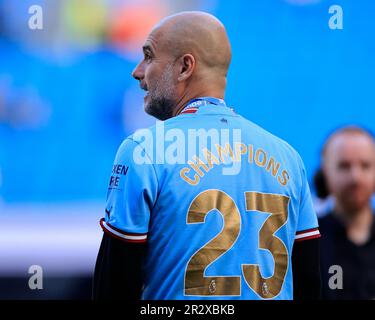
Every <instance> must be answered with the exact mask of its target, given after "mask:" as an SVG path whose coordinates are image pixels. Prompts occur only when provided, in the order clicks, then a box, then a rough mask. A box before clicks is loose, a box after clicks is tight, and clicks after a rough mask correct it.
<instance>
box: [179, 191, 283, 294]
mask: <svg viewBox="0 0 375 320" xmlns="http://www.w3.org/2000/svg"><path fill="white" fill-rule="evenodd" d="M245 202H246V211H259V212H262V213H268V214H270V216H269V217H268V218H267V219H266V221H265V222H264V224H263V226H262V228H261V229H260V231H259V248H260V249H265V250H269V251H270V252H271V254H272V256H273V258H274V273H273V275H272V276H271V277H269V278H263V276H262V274H261V272H260V268H259V265H257V264H256V265H246V264H242V265H241V267H242V273H243V276H244V279H245V281H246V283H247V285H248V286H249V287H250V288H251V289H253V290H254V291H255V292H256V293H257V294H258V295H259V296H260V297H261V298H263V299H271V298H274V297H275V296H277V295H278V294H279V293H280V291H281V288H282V285H283V283H284V280H285V276H286V272H287V270H288V261H289V257H288V250H287V248H286V246H285V244H284V242H283V241H282V240H281V239H280V238H278V237H277V236H275V232H276V231H278V230H279V229H280V228H281V227H282V226H283V225H284V224H285V223H286V221H287V219H288V204H289V197H287V196H284V195H279V194H269V193H259V192H245ZM213 209H217V210H218V211H219V212H220V213H221V214H222V216H223V218H224V226H223V229H222V230H221V232H220V233H219V234H218V235H217V236H216V237H215V238H213V239H212V240H210V241H209V242H208V243H206V244H205V245H204V246H203V247H202V248H201V249H199V250H198V251H197V252H196V253H195V254H194V255H193V256H192V257H191V258H190V260H189V262H188V264H187V267H186V271H185V295H189V296H239V295H240V294H241V277H240V276H210V277H208V276H207V277H206V276H205V275H204V273H205V270H206V268H207V267H208V266H209V265H210V264H212V263H213V262H214V261H216V260H217V259H218V258H219V257H221V256H222V255H223V254H224V253H225V252H227V251H228V250H229V249H230V248H232V247H233V245H234V244H235V242H236V241H237V239H238V237H239V234H240V231H241V230H240V229H241V215H240V213H239V210H238V208H237V206H236V204H235V202H234V201H233V199H232V198H231V197H230V196H229V195H228V194H226V193H225V192H223V191H220V190H214V189H212V190H206V191H204V192H202V193H200V194H199V195H198V196H197V197H196V198H195V199H194V200H193V201H192V203H191V204H190V207H189V211H188V214H187V223H188V224H192V223H204V222H205V218H206V216H207V214H208V213H209V212H210V211H211V210H213Z"/></svg>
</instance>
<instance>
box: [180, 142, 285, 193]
mask: <svg viewBox="0 0 375 320" xmlns="http://www.w3.org/2000/svg"><path fill="white" fill-rule="evenodd" d="M214 149H216V151H217V155H218V156H215V155H214V154H213V152H211V151H209V150H208V149H207V148H204V149H203V150H202V153H203V159H202V156H201V158H199V157H198V156H197V155H194V156H193V157H192V160H189V161H188V162H187V163H188V165H189V166H187V167H184V168H182V169H181V170H180V177H181V178H182V179H183V180H184V181H186V182H187V183H188V184H190V185H192V186H195V185H197V184H198V183H199V182H200V180H201V178H203V177H204V175H205V174H206V173H208V172H209V171H210V170H211V169H212V168H213V167H214V165H220V164H225V163H227V161H228V159H230V160H231V161H232V162H242V161H244V159H243V157H244V156H246V161H247V162H248V163H249V164H255V165H256V166H258V167H260V168H263V169H264V170H266V171H267V172H269V174H270V175H272V177H274V178H275V179H276V180H277V181H278V183H279V184H280V185H282V186H286V185H287V183H288V181H289V179H290V177H289V173H288V171H287V170H286V169H282V168H281V164H280V162H278V161H277V160H276V159H275V158H274V157H273V156H271V155H268V154H267V152H266V151H264V150H263V149H262V148H257V149H255V148H254V145H252V144H249V145H246V144H244V143H242V142H236V143H234V148H233V149H234V150H233V149H232V147H231V145H230V144H229V143H226V144H225V145H224V146H222V145H219V144H215V148H214ZM254 149H255V150H254Z"/></svg>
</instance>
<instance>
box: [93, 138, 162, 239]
mask: <svg viewBox="0 0 375 320" xmlns="http://www.w3.org/2000/svg"><path fill="white" fill-rule="evenodd" d="M139 148H141V146H140V145H139V144H138V143H137V142H135V141H134V140H132V139H131V138H127V139H126V140H125V141H124V142H123V143H122V144H121V146H120V148H119V150H118V152H117V155H116V158H115V161H114V164H113V167H112V173H111V177H110V181H109V187H108V194H107V204H106V209H105V212H106V215H105V218H103V219H101V220H100V225H101V227H102V229H103V231H104V232H106V233H108V234H110V235H111V236H113V237H116V238H118V239H120V240H123V241H126V242H146V241H147V233H148V226H149V221H150V214H151V210H152V208H153V206H154V204H155V201H156V196H157V189H158V180H157V176H156V172H155V168H154V165H153V164H152V162H151V160H150V161H149V162H146V163H141V164H140V163H138V162H137V161H135V159H134V154H135V151H137V149H139ZM146 156H147V155H146Z"/></svg>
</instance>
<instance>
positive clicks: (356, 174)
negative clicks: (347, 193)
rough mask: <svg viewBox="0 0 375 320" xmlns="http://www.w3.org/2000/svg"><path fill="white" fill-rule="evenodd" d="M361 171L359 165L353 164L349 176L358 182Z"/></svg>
mask: <svg viewBox="0 0 375 320" xmlns="http://www.w3.org/2000/svg"><path fill="white" fill-rule="evenodd" d="M362 175H363V172H362V170H361V168H360V167H358V166H353V167H352V168H351V170H350V176H351V179H352V181H353V182H358V181H360V180H361V178H362Z"/></svg>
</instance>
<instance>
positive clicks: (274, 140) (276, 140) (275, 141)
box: [241, 116, 302, 161]
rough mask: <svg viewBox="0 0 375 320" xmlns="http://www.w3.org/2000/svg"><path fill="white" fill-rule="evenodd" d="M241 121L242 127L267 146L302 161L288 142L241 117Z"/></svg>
mask: <svg viewBox="0 0 375 320" xmlns="http://www.w3.org/2000/svg"><path fill="white" fill-rule="evenodd" d="M241 120H242V121H243V122H244V126H246V127H247V128H249V129H250V132H251V133H252V134H253V135H254V136H255V137H258V138H259V139H260V140H261V141H264V142H266V143H268V144H271V145H273V146H275V147H276V148H278V149H281V150H282V151H284V152H286V153H288V154H289V155H291V156H292V157H295V158H298V159H300V161H302V159H301V157H300V155H299V153H298V152H297V150H296V149H294V147H292V146H291V145H290V144H289V143H288V142H286V141H285V140H283V139H282V138H280V137H278V136H276V135H274V134H273V133H271V132H269V131H267V130H266V129H264V128H262V127H261V126H259V125H258V124H256V123H254V122H252V121H250V120H249V119H246V118H244V117H242V116H241Z"/></svg>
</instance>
